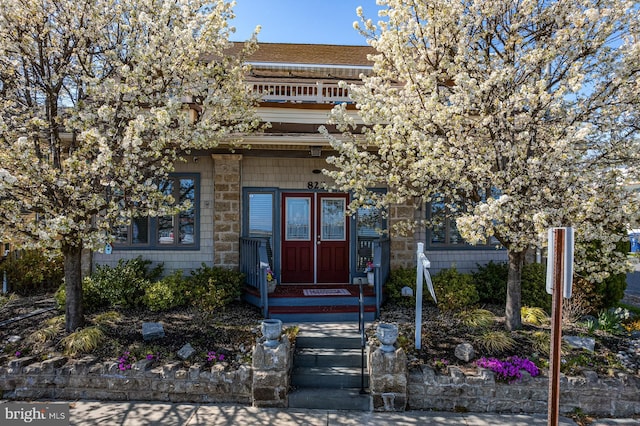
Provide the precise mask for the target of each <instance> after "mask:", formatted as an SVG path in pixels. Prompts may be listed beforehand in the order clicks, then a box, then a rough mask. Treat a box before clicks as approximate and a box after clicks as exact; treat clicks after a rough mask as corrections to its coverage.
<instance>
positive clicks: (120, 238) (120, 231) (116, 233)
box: [112, 225, 129, 244]
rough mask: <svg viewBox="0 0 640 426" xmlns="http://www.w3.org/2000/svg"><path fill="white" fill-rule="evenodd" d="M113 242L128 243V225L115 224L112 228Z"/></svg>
mask: <svg viewBox="0 0 640 426" xmlns="http://www.w3.org/2000/svg"><path fill="white" fill-rule="evenodd" d="M112 232H113V237H114V238H115V239H114V242H115V243H117V244H128V243H129V226H127V225H120V226H116V227H114V228H113V230H112Z"/></svg>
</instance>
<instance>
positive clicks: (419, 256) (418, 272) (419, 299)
mask: <svg viewBox="0 0 640 426" xmlns="http://www.w3.org/2000/svg"><path fill="white" fill-rule="evenodd" d="M422 256H424V244H423V243H418V251H417V262H416V263H417V266H416V334H415V340H416V349H421V348H422V342H421V338H422V277H423V274H424V272H423V270H422Z"/></svg>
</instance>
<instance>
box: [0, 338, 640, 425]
mask: <svg viewBox="0 0 640 426" xmlns="http://www.w3.org/2000/svg"><path fill="white" fill-rule="evenodd" d="M292 348H293V345H291V344H290V343H289V342H288V340H287V339H286V338H283V339H282V342H281V344H280V345H278V347H276V348H265V347H263V346H262V345H260V344H258V345H257V348H255V352H254V356H255V359H254V365H253V366H241V367H240V368H239V369H238V370H232V371H224V368H223V366H222V365H214V366H213V367H211V368H205V367H204V366H202V365H197V364H194V365H192V366H191V367H190V368H183V367H181V366H180V365H181V364H180V363H168V364H165V365H162V366H158V367H154V366H153V365H152V361H147V360H142V361H138V362H137V363H135V364H134V365H133V368H132V369H131V370H127V371H124V372H123V371H120V370H119V368H118V363H116V362H109V363H98V362H96V360H95V359H94V358H92V357H86V358H83V359H81V360H77V361H68V360H67V358H65V357H57V358H52V359H49V360H47V361H43V362H38V360H37V359H36V358H33V357H24V358H19V359H15V360H12V361H10V362H9V364H8V366H4V367H0V391H1V392H2V398H4V399H60V400H74V399H95V400H112V401H130V400H139V401H143V400H144V401H171V402H203V403H238V404H246V405H250V404H254V405H256V406H265V407H286V406H287V399H288V384H289V375H290V369H291V359H292V356H291V355H292ZM376 353H377V352H374V353H372V354H370V357H371V358H370V361H372V363H371V364H370V365H374V366H375V365H379V366H380V368H372V369H371V370H370V373H371V374H372V376H371V377H370V379H371V383H372V394H373V395H372V396H373V397H374V399H375V400H376V401H377V402H378V403H377V405H376V406H375V409H376V410H377V411H395V410H403V409H404V405H405V404H404V402H405V401H406V408H407V409H409V410H438V411H470V412H508V413H520V412H522V413H539V414H544V413H546V412H547V402H548V383H549V382H548V378H547V377H535V378H532V377H531V376H529V375H528V374H527V373H526V372H523V379H522V380H521V381H519V382H516V383H510V384H508V383H501V382H496V380H495V375H494V373H493V372H491V371H489V370H485V369H478V370H477V371H476V372H475V374H469V373H467V374H465V373H464V372H463V371H462V370H461V369H459V368H457V367H449V369H448V374H439V373H436V372H435V371H434V370H433V369H431V368H429V367H427V366H422V367H421V368H420V369H419V370H414V371H411V372H409V373H408V380H407V381H406V382H403V381H402V377H403V376H404V377H406V376H405V375H406V374H407V373H406V370H405V369H402V368H399V367H398V363H397V362H396V361H400V359H398V360H396V361H393V360H390V359H387V358H390V357H391V358H396V357H398V358H403V357H404V353H403V351H402V350H397V351H396V352H395V353H390V354H378V358H380V360H378V361H376V356H375V355H376ZM404 362H406V359H405V360H404ZM256 374H257V375H256ZM377 374H378V375H380V377H375V376H376V375H377ZM389 374H392V375H393V380H392V381H389V380H387V379H388V377H387V375H389ZM254 376H255V377H254ZM389 383H391V384H389ZM403 383H406V388H405V387H404V385H403ZM378 385H379V386H378ZM399 385H401V386H399ZM374 388H375V389H374ZM405 389H406V397H405V394H404V392H405ZM560 392H561V395H560V411H561V413H562V414H568V413H571V412H573V411H575V410H576V409H579V410H580V411H581V412H583V413H585V414H591V415H601V416H614V417H629V416H637V415H640V378H639V377H637V376H630V375H627V374H623V373H617V375H616V376H615V377H611V378H603V377H598V375H597V374H596V373H595V372H591V371H587V372H585V373H583V375H581V376H579V377H565V376H562V377H561V380H560ZM390 397H393V398H391V399H389V398H390ZM405 398H406V399H405ZM387 399H389V401H387Z"/></svg>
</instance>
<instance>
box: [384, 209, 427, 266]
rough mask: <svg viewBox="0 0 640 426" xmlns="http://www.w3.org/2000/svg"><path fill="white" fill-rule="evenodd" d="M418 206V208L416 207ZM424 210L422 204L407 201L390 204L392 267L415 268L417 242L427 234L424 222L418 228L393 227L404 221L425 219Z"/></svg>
mask: <svg viewBox="0 0 640 426" xmlns="http://www.w3.org/2000/svg"><path fill="white" fill-rule="evenodd" d="M416 207H418V208H416ZM423 215H424V210H423V209H422V208H420V206H414V205H413V203H412V202H410V201H407V202H406V203H404V204H393V205H391V206H389V230H390V235H391V260H390V262H391V263H390V266H391V269H396V268H415V265H416V263H415V258H416V256H415V252H416V242H417V241H422V239H423V238H424V234H425V229H424V224H422V225H418V226H417V228H415V229H412V230H409V229H404V230H402V231H397V230H394V229H393V227H394V226H395V225H397V224H398V223H399V222H403V221H409V222H411V221H414V220H421V221H424V219H425V217H424V216H423Z"/></svg>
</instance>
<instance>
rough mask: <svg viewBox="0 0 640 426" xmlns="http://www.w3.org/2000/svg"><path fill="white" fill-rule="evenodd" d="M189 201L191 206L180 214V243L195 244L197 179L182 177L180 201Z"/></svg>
mask: <svg viewBox="0 0 640 426" xmlns="http://www.w3.org/2000/svg"><path fill="white" fill-rule="evenodd" d="M186 201H189V202H190V203H191V208H189V209H188V210H185V211H183V212H180V214H179V226H180V244H193V243H194V242H195V238H194V235H195V217H196V210H195V204H196V191H195V180H193V179H180V199H179V202H180V203H184V202H186Z"/></svg>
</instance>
